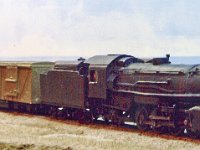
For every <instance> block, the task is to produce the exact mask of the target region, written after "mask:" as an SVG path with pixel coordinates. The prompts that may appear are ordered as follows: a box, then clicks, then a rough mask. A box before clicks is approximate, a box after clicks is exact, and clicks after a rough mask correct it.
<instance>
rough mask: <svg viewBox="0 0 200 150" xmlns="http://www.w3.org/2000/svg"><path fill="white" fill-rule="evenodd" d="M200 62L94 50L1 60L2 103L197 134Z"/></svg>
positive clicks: (49, 113)
mask: <svg viewBox="0 0 200 150" xmlns="http://www.w3.org/2000/svg"><path fill="white" fill-rule="evenodd" d="M199 83H200V65H172V64H170V61H169V55H166V57H163V58H152V59H139V58H136V57H133V56H130V55H118V54H109V55H97V56H94V57H91V58H89V59H87V60H85V59H83V58H80V59H78V60H77V61H60V62H55V63H52V62H0V99H1V101H0V104H1V107H8V108H9V109H11V110H12V109H18V110H22V111H29V112H40V113H43V114H47V115H54V116H56V115H62V116H64V117H66V118H74V119H77V120H82V121H94V120H97V119H98V118H99V117H101V118H103V120H104V121H105V122H111V123H114V124H123V123H124V122H127V121H131V122H134V123H136V125H137V127H138V128H139V129H140V130H148V129H151V130H155V131H157V132H170V133H173V134H176V135H179V134H183V132H187V134H188V135H190V136H192V137H198V136H199V135H200V133H199V132H200V86H199Z"/></svg>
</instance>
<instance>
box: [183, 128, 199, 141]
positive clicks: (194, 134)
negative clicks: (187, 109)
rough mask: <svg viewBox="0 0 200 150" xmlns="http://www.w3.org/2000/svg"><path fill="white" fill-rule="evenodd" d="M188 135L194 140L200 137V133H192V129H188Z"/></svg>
mask: <svg viewBox="0 0 200 150" xmlns="http://www.w3.org/2000/svg"><path fill="white" fill-rule="evenodd" d="M186 131H187V135H188V136H189V137H191V138H193V139H197V138H199V137H200V133H199V132H198V131H192V130H190V129H186Z"/></svg>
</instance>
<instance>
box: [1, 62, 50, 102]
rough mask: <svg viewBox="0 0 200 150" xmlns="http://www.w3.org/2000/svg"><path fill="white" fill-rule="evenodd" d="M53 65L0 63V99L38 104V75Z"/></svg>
mask: <svg viewBox="0 0 200 150" xmlns="http://www.w3.org/2000/svg"><path fill="white" fill-rule="evenodd" d="M53 65H54V63H52V62H0V99H1V100H2V101H9V102H20V103H26V104H40V103H41V99H40V95H41V94H40V73H41V72H43V71H46V70H49V69H50V68H52V67H53Z"/></svg>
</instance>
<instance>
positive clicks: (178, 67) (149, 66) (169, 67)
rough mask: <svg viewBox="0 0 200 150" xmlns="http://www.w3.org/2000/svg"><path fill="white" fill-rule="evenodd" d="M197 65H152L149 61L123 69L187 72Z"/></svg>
mask: <svg viewBox="0 0 200 150" xmlns="http://www.w3.org/2000/svg"><path fill="white" fill-rule="evenodd" d="M198 67H199V65H172V64H163V65H153V64H151V63H134V64H131V65H130V66H128V67H127V68H125V70H126V69H130V70H135V71H138V72H161V73H162V72H163V73H179V72H182V73H188V72H190V71H193V70H194V68H198Z"/></svg>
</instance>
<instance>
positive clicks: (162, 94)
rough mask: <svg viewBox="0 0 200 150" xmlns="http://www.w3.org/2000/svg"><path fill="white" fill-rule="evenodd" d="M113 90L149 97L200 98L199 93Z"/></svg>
mask: <svg viewBox="0 0 200 150" xmlns="http://www.w3.org/2000/svg"><path fill="white" fill-rule="evenodd" d="M113 92H117V93H127V94H134V95H141V96H150V97H174V98H200V94H176V93H173V94H166V93H144V92H138V91H130V90H113Z"/></svg>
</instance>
